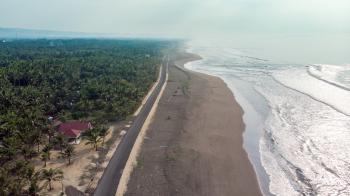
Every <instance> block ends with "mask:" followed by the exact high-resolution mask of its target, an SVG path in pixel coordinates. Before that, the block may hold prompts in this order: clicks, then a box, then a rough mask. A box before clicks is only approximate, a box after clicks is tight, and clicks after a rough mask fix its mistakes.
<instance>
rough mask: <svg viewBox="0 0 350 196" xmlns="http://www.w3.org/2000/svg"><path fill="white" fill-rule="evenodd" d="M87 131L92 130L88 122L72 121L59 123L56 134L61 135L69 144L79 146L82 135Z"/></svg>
mask: <svg viewBox="0 0 350 196" xmlns="http://www.w3.org/2000/svg"><path fill="white" fill-rule="evenodd" d="M89 129H92V125H91V123H90V122H84V121H72V122H65V123H61V124H60V125H59V127H58V132H59V133H61V134H63V135H64V136H65V137H66V138H67V139H68V142H69V143H70V144H79V143H80V140H81V135H82V133H84V132H85V131H86V130H89Z"/></svg>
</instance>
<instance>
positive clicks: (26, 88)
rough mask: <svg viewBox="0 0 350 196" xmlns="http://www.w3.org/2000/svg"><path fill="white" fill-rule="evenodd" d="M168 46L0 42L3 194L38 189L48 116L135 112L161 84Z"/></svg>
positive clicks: (109, 116) (98, 117) (105, 116)
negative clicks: (38, 159) (35, 162)
mask: <svg viewBox="0 0 350 196" xmlns="http://www.w3.org/2000/svg"><path fill="white" fill-rule="evenodd" d="M168 45H169V43H168V42H166V41H153V40H84V39H72V40H15V41H10V42H3V43H0V195H21V194H32V195H35V194H36V192H37V191H38V189H39V187H38V186H37V181H38V180H39V177H38V176H41V175H39V174H37V173H36V172H37V171H34V169H33V166H32V165H31V164H30V160H31V159H32V158H33V157H35V156H39V154H40V152H39V146H43V145H45V147H44V149H43V151H44V150H45V149H46V151H47V149H49V150H50V148H51V147H50V146H49V144H50V143H49V142H48V138H50V137H52V136H54V135H55V133H53V131H52V126H51V125H50V122H49V120H48V118H49V117H50V116H52V117H54V118H55V119H60V120H61V121H65V120H72V119H88V120H91V121H93V122H101V121H104V120H120V119H123V118H125V117H127V116H128V115H130V114H131V113H132V112H133V111H134V110H135V109H136V107H137V106H138V105H139V103H140V101H141V99H142V98H143V96H144V95H145V94H146V93H147V91H148V90H149V88H150V86H151V85H152V83H153V82H154V81H155V80H156V78H157V74H158V70H159V65H160V64H161V61H162V58H163V53H162V51H163V50H164V49H165V48H166V47H167V46H168ZM49 150H48V151H49ZM44 153H45V151H44ZM44 155H45V154H44ZM44 155H42V156H44ZM41 173H45V172H41Z"/></svg>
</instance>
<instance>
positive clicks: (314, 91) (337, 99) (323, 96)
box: [273, 69, 350, 116]
mask: <svg viewBox="0 0 350 196" xmlns="http://www.w3.org/2000/svg"><path fill="white" fill-rule="evenodd" d="M273 77H274V78H275V80H276V81H278V82H279V83H281V84H283V85H284V86H286V87H288V88H291V89H294V90H296V91H298V92H301V93H303V94H305V95H308V96H310V97H311V98H313V99H315V100H317V101H320V102H322V103H324V104H327V105H328V106H330V107H332V108H333V109H335V110H337V111H339V112H341V113H343V114H344V115H347V116H350V91H348V90H346V89H343V88H339V87H338V86H335V85H333V84H331V83H329V82H324V81H322V80H319V79H317V78H315V77H312V76H310V75H309V74H308V73H307V72H306V71H305V70H303V69H288V70H284V71H279V72H275V73H274V74H273Z"/></svg>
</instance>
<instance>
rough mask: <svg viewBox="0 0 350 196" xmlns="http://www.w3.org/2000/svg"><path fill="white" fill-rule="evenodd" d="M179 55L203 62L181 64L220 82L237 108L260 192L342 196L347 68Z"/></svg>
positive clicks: (200, 48) (194, 48) (214, 51)
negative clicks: (230, 94)
mask: <svg viewBox="0 0 350 196" xmlns="http://www.w3.org/2000/svg"><path fill="white" fill-rule="evenodd" d="M187 50H188V51H189V52H192V53H196V54H199V55H201V56H202V57H203V59H202V60H200V61H195V62H190V63H188V64H186V65H185V67H186V68H188V69H190V70H194V71H198V72H202V73H206V74H210V75H214V76H218V77H220V78H222V79H223V80H224V81H225V83H226V84H227V85H228V87H229V88H230V89H231V90H232V91H233V93H234V95H235V98H236V100H237V101H238V103H239V104H240V105H241V107H242V108H243V110H244V116H243V120H244V122H245V124H246V130H245V132H244V135H243V137H244V148H245V150H246V151H247V153H248V156H249V159H250V160H251V162H252V164H253V166H254V169H255V171H256V173H257V176H258V180H259V184H260V187H261V189H262V191H263V193H264V194H265V195H350V186H349V185H350V64H346V63H339V64H335V63H334V64H329V63H328V62H327V63H325V64H320V63H319V62H315V64H313V63H310V61H305V62H304V63H303V62H301V63H300V62H298V63H293V59H283V60H275V59H269V58H265V56H264V55H255V53H254V51H253V50H251V51H252V52H250V51H249V49H242V48H238V49H237V48H235V47H229V46H225V47H223V46H215V45H213V44H209V45H208V44H207V45H205V44H203V45H201V44H198V43H193V42H190V43H189V44H188V47H187ZM265 52H266V51H265ZM349 52H350V50H349ZM349 54H350V53H349ZM267 56H268V55H266V57H267ZM344 59H345V60H346V57H345V58H344ZM344 59H341V60H340V61H341V62H343V61H344ZM296 62H297V61H296ZM334 62H336V61H334ZM349 62H350V61H349Z"/></svg>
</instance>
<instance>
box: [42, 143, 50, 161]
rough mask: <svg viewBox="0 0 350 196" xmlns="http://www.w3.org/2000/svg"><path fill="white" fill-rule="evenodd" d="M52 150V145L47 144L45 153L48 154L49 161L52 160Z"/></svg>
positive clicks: (44, 149)
mask: <svg viewBox="0 0 350 196" xmlns="http://www.w3.org/2000/svg"><path fill="white" fill-rule="evenodd" d="M51 150H52V144H50V143H49V144H46V145H45V146H44V148H43V152H45V153H47V155H48V159H49V160H50V159H51V153H50V151H51Z"/></svg>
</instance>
